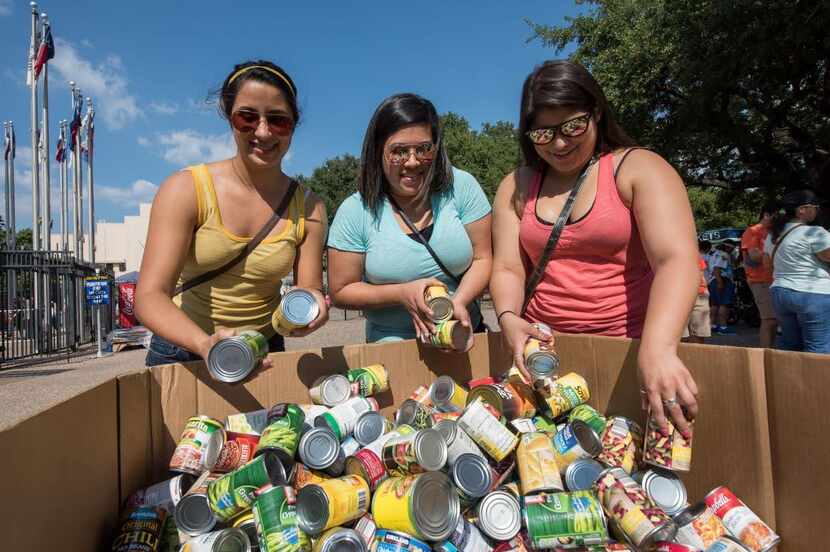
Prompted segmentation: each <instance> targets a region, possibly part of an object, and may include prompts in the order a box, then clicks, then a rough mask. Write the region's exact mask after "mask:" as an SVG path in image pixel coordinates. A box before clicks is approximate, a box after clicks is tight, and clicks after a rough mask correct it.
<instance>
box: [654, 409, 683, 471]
mask: <svg viewBox="0 0 830 552" xmlns="http://www.w3.org/2000/svg"><path fill="white" fill-rule="evenodd" d="M692 424H693V422H690V423H689V438H688V439H686V438H685V437H683V435H682V434H681V433H680V431H679V430H678V429H677V428H676V427H674V424H672V423H671V422H670V421H666V425H667V426H668V428H669V431H668V433H669V434H668V436H664V435H663V433H662V432H661V431H660V424H658V423H657V421H656V420H655V419H654V414H653V413H652V414H651V415H649V418H648V426H647V427H646V441H645V444H644V445H643V462H645V463H646V464H651V465H652V466H658V467H661V468H665V469H667V470H671V471H682V472H687V471H689V470H690V469H691V467H692Z"/></svg>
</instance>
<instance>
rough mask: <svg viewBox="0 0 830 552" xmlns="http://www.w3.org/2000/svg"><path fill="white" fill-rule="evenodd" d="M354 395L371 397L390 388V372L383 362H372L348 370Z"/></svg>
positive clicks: (347, 373)
mask: <svg viewBox="0 0 830 552" xmlns="http://www.w3.org/2000/svg"><path fill="white" fill-rule="evenodd" d="M346 377H347V378H348V379H349V382H350V383H351V388H352V395H359V396H361V397H370V396H372V395H377V394H378V393H383V392H384V391H388V390H389V372H388V371H387V370H386V367H385V366H384V365H383V364H370V365H369V366H364V367H363V368H354V369H352V370H349V371H348V372H346Z"/></svg>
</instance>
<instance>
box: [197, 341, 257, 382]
mask: <svg viewBox="0 0 830 552" xmlns="http://www.w3.org/2000/svg"><path fill="white" fill-rule="evenodd" d="M267 354H268V340H267V339H265V336H264V335H262V334H261V333H259V332H258V331H255V330H245V331H243V332H240V333H239V334H237V335H235V336H232V337H226V338H223V339H221V340H219V341H217V342H216V344H215V345H214V346H213V347H212V348H211V349H210V352H209V353H208V359H207V366H208V371H209V372H210V374H211V375H212V376H213V377H214V379H216V380H218V381H222V382H225V383H236V382H238V381H242V380H243V379H245V378H246V377H248V375H249V374H250V373H251V372H252V371H253V369H254V368H255V367H256V365H257V364H259V363H260V362H261V361H262V359H264V358H265V356H266V355H267Z"/></svg>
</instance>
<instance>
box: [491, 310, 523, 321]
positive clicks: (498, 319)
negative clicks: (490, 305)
mask: <svg viewBox="0 0 830 552" xmlns="http://www.w3.org/2000/svg"><path fill="white" fill-rule="evenodd" d="M507 313H510V314H512V315H514V316H519V315H518V314H516V313H515V312H513V311H512V310H505V311H501V313H500V314H499V315H498V316H496V322H498V323H499V324H501V317H502V316H504V315H505V314H507Z"/></svg>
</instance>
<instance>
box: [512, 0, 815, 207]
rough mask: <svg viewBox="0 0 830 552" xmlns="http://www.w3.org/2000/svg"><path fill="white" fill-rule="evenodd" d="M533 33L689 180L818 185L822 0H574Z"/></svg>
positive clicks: (740, 186) (774, 187) (733, 185)
mask: <svg viewBox="0 0 830 552" xmlns="http://www.w3.org/2000/svg"><path fill="white" fill-rule="evenodd" d="M577 2H578V3H580V4H582V3H585V4H587V5H589V8H588V9H587V10H585V11H584V13H583V14H582V15H580V16H577V17H575V18H572V19H568V20H567V22H566V24H564V25H562V26H548V25H545V24H544V23H540V22H528V23H529V24H530V26H531V29H532V31H533V37H532V38H531V40H532V39H539V40H541V41H542V42H543V43H544V44H546V45H548V46H551V47H553V48H554V49H555V51H556V52H557V53H560V52H562V51H563V50H564V49H565V48H566V47H568V46H570V45H575V46H576V49H575V51H574V53H573V55H572V59H574V60H576V61H578V62H580V63H582V64H584V65H585V66H586V67H588V68H589V69H590V70H591V72H592V74H593V75H594V76H595V77H596V79H597V80H598V81H599V82H600V83H601V85H602V86H603V89H604V90H605V93H606V95H607V96H608V99H609V101H610V102H611V104H612V105H613V106H614V108H615V110H616V112H617V114H618V115H619V118H620V120H621V123H622V125H623V126H624V128H626V130H627V131H628V132H629V133H630V134H632V135H633V136H634V137H635V138H637V139H638V140H639V141H640V142H641V143H643V144H645V145H648V146H650V147H652V148H654V149H655V150H656V151H658V152H660V153H661V154H662V155H663V156H665V157H666V158H667V159H668V160H669V161H670V162H671V163H672V164H673V165H674V166H675V167H676V168H677V169H678V170H679V171H680V173H681V175H682V176H683V178H684V180H685V181H686V182H687V185H689V186H708V187H721V188H725V189H730V190H738V191H739V190H744V189H750V188H758V187H760V188H763V189H764V193H766V194H767V195H774V194H775V193H776V192H778V191H780V190H781V189H783V188H792V187H802V186H804V185H805V184H806V183H816V182H817V181H822V180H823V181H824V182H826V181H827V180H826V179H827V178H828V176H830V175H828V172H830V163H828V160H830V71H828V68H829V67H828V66H829V65H830V33H828V28H830V3H828V2H823V1H821V0H766V1H764V2H759V1H757V0H733V1H729V2H727V1H713V0H708V1H701V0H588V1H584V2H583V1H581V0H577Z"/></svg>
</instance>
